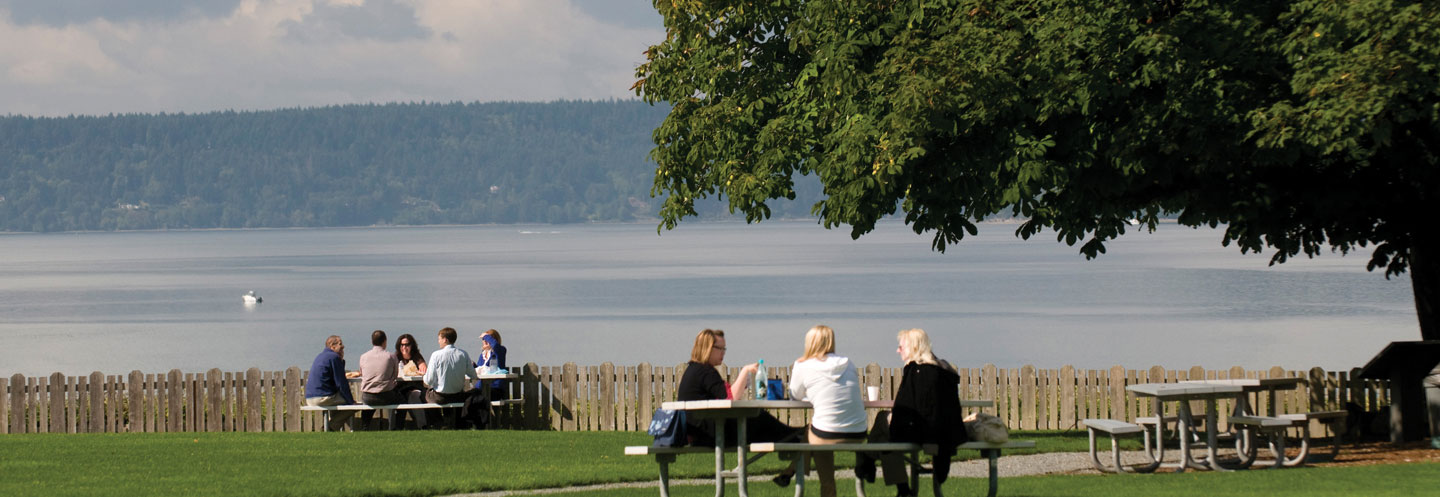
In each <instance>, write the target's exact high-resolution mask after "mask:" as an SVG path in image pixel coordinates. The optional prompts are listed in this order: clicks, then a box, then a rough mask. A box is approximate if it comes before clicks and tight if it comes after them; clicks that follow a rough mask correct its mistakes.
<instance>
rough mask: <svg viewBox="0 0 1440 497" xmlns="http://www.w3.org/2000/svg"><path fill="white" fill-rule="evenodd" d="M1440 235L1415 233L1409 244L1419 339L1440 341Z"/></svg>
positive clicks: (1428, 232) (1411, 278)
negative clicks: (1418, 321)
mask: <svg viewBox="0 0 1440 497" xmlns="http://www.w3.org/2000/svg"><path fill="white" fill-rule="evenodd" d="M1437 251H1440V236H1437V235H1436V234H1435V233H1434V232H1433V231H1427V232H1423V233H1416V236H1415V238H1414V240H1413V243H1412V244H1411V245H1410V285H1411V287H1412V288H1413V289H1414V292H1415V314H1416V316H1418V317H1419V318H1420V339H1421V340H1440V302H1437V299H1440V266H1437V265H1436V263H1437V262H1440V252H1437Z"/></svg>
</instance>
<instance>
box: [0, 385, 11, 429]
mask: <svg viewBox="0 0 1440 497" xmlns="http://www.w3.org/2000/svg"><path fill="white" fill-rule="evenodd" d="M12 398H14V396H13V395H11V393H10V380H9V379H8V378H0V433H10V430H11V424H10V399H12Z"/></svg>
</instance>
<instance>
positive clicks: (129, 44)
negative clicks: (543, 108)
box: [0, 0, 665, 116]
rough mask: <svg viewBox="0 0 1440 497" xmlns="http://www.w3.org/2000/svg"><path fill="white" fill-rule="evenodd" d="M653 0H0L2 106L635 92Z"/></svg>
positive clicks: (228, 104) (220, 105)
mask: <svg viewBox="0 0 1440 497" xmlns="http://www.w3.org/2000/svg"><path fill="white" fill-rule="evenodd" d="M664 37H665V31H664V26H663V23H662V21H661V18H660V16H659V14H656V13H655V11H654V8H653V7H652V6H651V0H126V1H113V0H0V115H26V116H67V115H106V114H125V113H160V112H166V113H177V112H185V113H202V112H211V111H221V110H265V109H276V108H290V107H316V106H326V105H340V104H357V103H386V102H420V101H427V102H452V101H461V102H475V101H480V102H489V101H540V102H543V101H553V100H562V99H565V100H604V99H611V98H619V99H625V98H635V94H634V92H633V91H630V90H629V88H630V85H631V84H632V83H634V81H635V76H634V73H635V67H636V66H638V65H639V64H640V63H641V62H643V61H644V51H645V49H646V48H647V47H649V46H650V45H653V44H656V43H658V42H660V41H661V40H663V39H664Z"/></svg>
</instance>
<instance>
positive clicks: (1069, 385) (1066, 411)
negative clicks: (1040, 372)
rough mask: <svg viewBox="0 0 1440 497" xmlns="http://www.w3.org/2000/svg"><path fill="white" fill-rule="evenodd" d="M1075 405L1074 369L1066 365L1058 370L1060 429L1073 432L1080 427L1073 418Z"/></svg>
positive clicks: (1077, 421)
mask: <svg viewBox="0 0 1440 497" xmlns="http://www.w3.org/2000/svg"><path fill="white" fill-rule="evenodd" d="M1075 403H1076V399H1075V368H1074V367H1073V366H1068V365H1067V366H1064V367H1061V368H1060V426H1059V428H1060V429H1062V430H1074V429H1078V428H1079V427H1080V423H1079V420H1078V419H1077V418H1076V417H1075Z"/></svg>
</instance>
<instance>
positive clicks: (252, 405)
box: [245, 368, 264, 433]
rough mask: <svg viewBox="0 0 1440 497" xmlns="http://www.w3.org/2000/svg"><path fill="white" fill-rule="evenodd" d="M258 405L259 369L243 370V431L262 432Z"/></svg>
mask: <svg viewBox="0 0 1440 497" xmlns="http://www.w3.org/2000/svg"><path fill="white" fill-rule="evenodd" d="M260 405H261V404H260V368H250V369H247V370H245V431H247V432H251V433H258V432H260V431H262V429H263V426H262V425H261V423H263V422H264V418H262V417H260Z"/></svg>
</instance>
